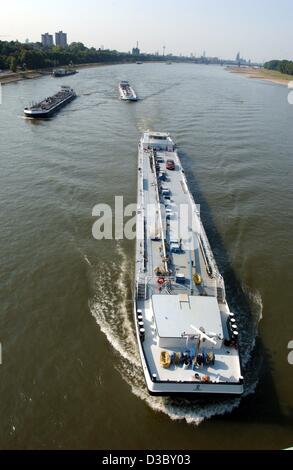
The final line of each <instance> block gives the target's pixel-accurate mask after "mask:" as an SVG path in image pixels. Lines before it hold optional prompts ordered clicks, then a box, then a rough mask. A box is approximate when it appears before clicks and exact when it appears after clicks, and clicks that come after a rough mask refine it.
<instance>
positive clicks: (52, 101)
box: [24, 86, 76, 119]
mask: <svg viewBox="0 0 293 470" xmlns="http://www.w3.org/2000/svg"><path fill="white" fill-rule="evenodd" d="M74 98H76V93H75V91H74V90H73V89H72V88H70V87H68V86H62V87H61V90H60V91H59V92H58V93H56V95H54V96H50V97H49V98H46V99H45V100H43V101H41V102H40V103H36V104H33V105H32V106H30V107H28V108H25V109H24V114H25V116H26V117H30V118H38V119H44V118H48V117H51V116H52V115H53V114H55V113H56V112H57V111H59V110H60V109H61V108H63V106H65V105H66V104H67V103H70V101H72V100H74Z"/></svg>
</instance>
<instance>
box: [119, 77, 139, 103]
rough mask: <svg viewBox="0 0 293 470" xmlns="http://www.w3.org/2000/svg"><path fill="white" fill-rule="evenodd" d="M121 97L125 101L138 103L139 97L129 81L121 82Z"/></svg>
mask: <svg viewBox="0 0 293 470" xmlns="http://www.w3.org/2000/svg"><path fill="white" fill-rule="evenodd" d="M119 95H120V99H121V100H123V101H137V95H136V93H135V91H134V89H133V88H132V87H131V86H130V84H129V82H127V81H122V82H120V84H119Z"/></svg>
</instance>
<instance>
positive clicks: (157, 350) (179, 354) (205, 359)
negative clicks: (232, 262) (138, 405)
mask: <svg viewBox="0 0 293 470" xmlns="http://www.w3.org/2000/svg"><path fill="white" fill-rule="evenodd" d="M134 306H135V308H134V316H135V325H136V331H137V337H138V344H139V350H140V355H141V360H142V366H143V371H144V375H145V379H146V384H147V387H148V390H149V392H150V393H151V394H157V395H172V394H228V395H229V394H232V395H240V394H242V393H243V377H242V374H241V367H240V358H239V352H238V335H239V332H238V328H237V325H236V321H235V316H234V314H233V313H231V312H230V310H229V306H228V304H227V301H226V294H225V285H224V280H223V278H222V276H221V275H220V273H219V271H218V267H217V265H216V262H215V260H214V257H213V254H212V251H211V248H210V245H209V242H208V239H207V236H206V233H205V230H204V227H203V225H202V223H201V220H200V213H199V209H198V207H197V206H196V204H195V202H194V199H193V197H192V195H191V193H190V191H189V188H188V185H187V180H186V177H185V173H184V170H183V168H182V165H181V162H180V159H179V156H178V153H177V151H176V147H175V144H174V142H173V140H172V139H171V137H170V136H169V135H168V134H165V133H154V132H146V133H145V134H144V135H143V137H142V139H141V142H140V145H139V157H138V209H137V243H136V274H135V301H134Z"/></svg>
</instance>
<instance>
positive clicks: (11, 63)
mask: <svg viewBox="0 0 293 470" xmlns="http://www.w3.org/2000/svg"><path fill="white" fill-rule="evenodd" d="M9 68H10V70H11V72H14V73H15V72H16V71H17V62H16V58H15V57H14V56H12V57H10V60H9Z"/></svg>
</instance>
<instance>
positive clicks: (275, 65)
mask: <svg viewBox="0 0 293 470" xmlns="http://www.w3.org/2000/svg"><path fill="white" fill-rule="evenodd" d="M264 67H265V68H266V69H268V70H277V71H278V72H281V73H286V74H287V75H293V62H292V61H290V60H271V61H270V62H266V63H265V64H264Z"/></svg>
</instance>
